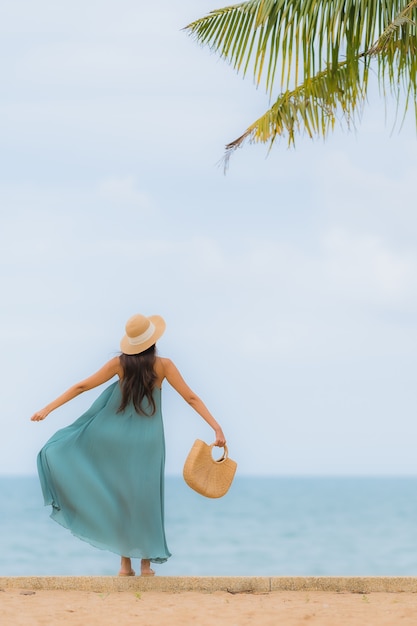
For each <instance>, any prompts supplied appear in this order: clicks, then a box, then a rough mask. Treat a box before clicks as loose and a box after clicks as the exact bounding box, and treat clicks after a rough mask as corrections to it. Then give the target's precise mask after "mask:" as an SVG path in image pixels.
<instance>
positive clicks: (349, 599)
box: [0, 588, 417, 626]
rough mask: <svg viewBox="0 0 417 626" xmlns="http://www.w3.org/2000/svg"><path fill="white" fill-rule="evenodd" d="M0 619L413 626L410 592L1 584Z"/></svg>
mask: <svg viewBox="0 0 417 626" xmlns="http://www.w3.org/2000/svg"><path fill="white" fill-rule="evenodd" d="M0 624H1V626H56V625H61V624H62V625H68V626H86V625H88V626H107V625H116V624H117V625H119V624H123V625H124V626H130V625H133V624H135V625H141V626H162V625H164V626H165V625H168V626H214V625H215V626H246V625H247V626H249V625H250V626H259V625H261V626H279V625H282V626H306V625H308V626H353V625H354V626H409V625H410V626H411V625H412V626H415V625H416V624H417V593H412V592H408V591H407V592H403V593H401V592H396V593H388V592H371V593H352V592H349V591H343V592H336V591H308V590H304V591H264V592H260V591H251V592H233V593H230V592H228V591H214V592H212V593H208V592H202V591H179V592H161V591H154V590H142V591H137V590H128V591H113V592H99V591H76V590H74V591H63V590H43V589H40V590H36V591H35V590H33V589H23V588H22V589H14V588H5V589H3V590H1V591H0Z"/></svg>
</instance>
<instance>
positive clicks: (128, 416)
mask: <svg viewBox="0 0 417 626" xmlns="http://www.w3.org/2000/svg"><path fill="white" fill-rule="evenodd" d="M153 398H154V401H155V404H156V412H155V414H154V415H150V413H151V411H150V409H149V406H147V405H146V401H145V405H144V412H145V413H146V414H145V415H139V414H138V413H136V411H135V409H134V407H133V405H132V404H131V405H129V406H128V407H127V408H126V409H125V410H124V411H123V412H122V413H117V410H118V408H119V406H120V402H121V390H120V385H119V383H118V382H115V383H113V384H111V385H110V386H109V387H107V389H105V390H104V391H103V393H102V394H101V395H100V396H99V397H98V398H97V400H96V401H95V402H94V403H93V405H92V406H91V407H90V408H89V409H88V411H87V412H86V413H84V415H82V416H81V417H80V418H79V419H77V420H76V421H75V422H74V423H73V424H71V425H70V426H67V427H66V428H63V429H62V430H59V431H58V432H57V433H55V435H53V437H51V439H49V441H48V442H47V443H46V444H45V446H44V447H43V448H42V450H41V451H40V453H39V455H38V472H39V478H40V482H41V487H42V491H43V495H44V500H45V504H46V505H49V504H50V505H52V513H51V517H52V519H54V520H55V521H56V522H58V523H59V524H61V525H62V526H64V527H65V528H68V529H69V530H70V531H71V532H72V533H73V534H74V535H75V536H76V537H79V538H80V539H83V540H84V541H87V542H88V543H90V544H91V545H93V546H95V547H97V548H101V549H104V550H110V551H111V552H115V553H116V554H119V555H121V556H127V557H138V558H142V559H150V560H151V561H153V562H154V563H163V562H164V561H166V560H167V559H168V558H169V557H170V556H171V554H170V552H169V550H168V546H167V543H166V539H165V529H164V466H165V441H164V429H163V422H162V413H161V390H160V389H159V388H155V390H154V392H153Z"/></svg>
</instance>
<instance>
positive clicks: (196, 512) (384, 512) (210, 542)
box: [0, 476, 417, 576]
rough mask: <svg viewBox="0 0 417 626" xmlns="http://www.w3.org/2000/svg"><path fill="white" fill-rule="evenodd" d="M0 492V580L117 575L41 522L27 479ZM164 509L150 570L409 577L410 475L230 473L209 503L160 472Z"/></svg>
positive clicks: (35, 490)
mask: <svg viewBox="0 0 417 626" xmlns="http://www.w3.org/2000/svg"><path fill="white" fill-rule="evenodd" d="M0 493H1V498H0V575H1V576H35V575H41V576H55V575H74V576H75V575H79V576H82V575H97V576H102V575H104V576H106V575H114V574H115V573H117V570H118V566H119V559H118V556H117V555H115V554H112V553H110V552H106V551H102V550H98V549H96V548H93V547H91V546H90V545H89V544H88V543H85V542H83V541H80V540H79V539H77V538H75V537H73V536H72V535H71V533H70V532H69V531H68V530H66V529H64V528H62V527H61V526H59V525H58V524H56V523H55V522H54V521H52V520H51V519H50V518H49V512H50V509H49V507H44V506H43V500H42V496H41V491H40V487H39V483H38V479H37V477H36V476H25V477H22V476H19V477H9V476H7V477H6V476H3V477H0ZM165 507H166V511H165V526H166V534H167V541H168V545H169V548H170V551H171V552H172V557H171V558H170V559H169V561H168V562H167V563H165V564H162V565H156V566H155V569H156V572H157V574H158V575H167V576H176V575H178V576H415V575H417V477H410V478H406V477H395V478H394V477H391V478H390V477H385V478H383V477H378V478H359V477H354V478H352V477H349V478H348V477H346V478H341V477H335V478H332V477H250V476H237V477H236V478H235V481H234V483H233V485H232V487H231V489H230V491H229V492H228V493H227V494H226V496H224V497H223V498H219V499H216V500H211V499H208V498H204V497H202V496H200V495H199V494H197V493H195V492H193V491H192V490H191V489H190V488H189V487H188V486H187V485H186V484H185V483H184V481H183V479H182V477H179V476H167V477H166V504H165ZM138 565H139V564H138V563H137V561H136V566H137V567H138ZM134 566H135V561H134Z"/></svg>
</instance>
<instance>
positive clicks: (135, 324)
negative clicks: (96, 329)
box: [120, 314, 166, 354]
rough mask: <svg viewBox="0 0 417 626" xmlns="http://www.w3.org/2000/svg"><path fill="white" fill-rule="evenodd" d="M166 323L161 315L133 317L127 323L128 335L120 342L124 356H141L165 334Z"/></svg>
mask: <svg viewBox="0 0 417 626" xmlns="http://www.w3.org/2000/svg"><path fill="white" fill-rule="evenodd" d="M165 326H166V324H165V321H164V319H163V318H162V317H161V316H160V315H150V316H149V317H145V316H144V315H140V314H138V315H133V316H132V317H131V318H130V319H128V320H127V322H126V334H125V336H124V337H123V339H122V340H121V342H120V349H121V351H122V352H123V353H124V354H140V353H141V352H144V350H147V349H148V348H150V347H151V346H153V344H154V343H156V342H157V341H158V339H159V338H160V337H161V336H162V335H163V334H164V331H165Z"/></svg>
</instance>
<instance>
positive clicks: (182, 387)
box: [161, 358, 226, 447]
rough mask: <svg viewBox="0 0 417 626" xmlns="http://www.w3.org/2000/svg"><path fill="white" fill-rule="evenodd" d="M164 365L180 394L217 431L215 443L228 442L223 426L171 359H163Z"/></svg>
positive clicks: (171, 383) (166, 376)
mask: <svg viewBox="0 0 417 626" xmlns="http://www.w3.org/2000/svg"><path fill="white" fill-rule="evenodd" d="M161 361H162V363H163V367H164V375H165V378H166V379H167V381H168V382H169V384H170V385H171V386H172V387H173V388H174V389H175V391H177V392H178V393H179V394H180V396H182V397H183V398H184V400H185V401H186V402H188V404H189V405H190V406H192V407H193V409H194V410H195V411H196V412H197V413H198V414H199V415H200V416H201V417H202V418H203V420H205V421H206V422H207V424H208V425H209V426H211V427H212V429H213V430H214V432H215V437H216V440H215V443H214V445H216V446H220V447H223V446H224V445H225V443H226V438H225V436H224V434H223V431H222V429H221V426H220V425H219V423H218V422H217V421H216V420H215V419H214V417H213V415H212V414H211V413H210V411H209V410H208V408H207V407H206V405H205V404H204V402H203V401H202V400H201V399H200V398H199V397H198V396H197V395H196V394H195V393H194V391H193V390H192V389H190V387H189V386H188V385H187V383H186V382H185V380H184V379H183V377H182V376H181V374H180V372H179V370H178V369H177V367H176V366H175V365H174V363H173V362H172V361H171V360H170V359H165V358H163V359H161Z"/></svg>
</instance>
